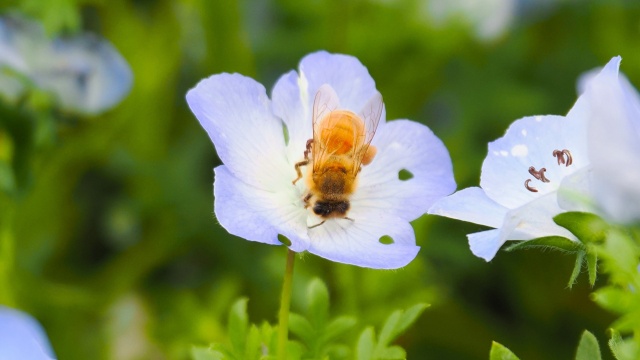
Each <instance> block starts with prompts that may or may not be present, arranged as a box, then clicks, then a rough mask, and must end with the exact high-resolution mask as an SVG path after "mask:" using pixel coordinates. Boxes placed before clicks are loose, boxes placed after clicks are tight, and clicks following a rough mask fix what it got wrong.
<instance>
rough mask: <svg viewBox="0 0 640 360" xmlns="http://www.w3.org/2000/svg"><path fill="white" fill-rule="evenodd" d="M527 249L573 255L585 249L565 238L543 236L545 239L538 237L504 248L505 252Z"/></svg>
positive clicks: (581, 245)
mask: <svg viewBox="0 0 640 360" xmlns="http://www.w3.org/2000/svg"><path fill="white" fill-rule="evenodd" d="M529 249H542V250H557V251H563V252H570V253H575V252H578V251H584V250H585V247H584V245H583V244H582V243H579V242H577V241H572V240H569V239H567V238H566V237H562V236H545V237H540V238H537V239H532V240H527V241H519V242H517V243H515V244H513V245H510V246H508V247H507V248H505V250H506V251H514V250H529Z"/></svg>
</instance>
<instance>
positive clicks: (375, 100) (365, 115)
mask: <svg viewBox="0 0 640 360" xmlns="http://www.w3.org/2000/svg"><path fill="white" fill-rule="evenodd" d="M383 109H384V102H383V101H382V95H381V94H380V93H379V92H377V91H376V93H375V94H374V95H373V96H372V97H371V99H369V101H368V102H367V104H366V105H365V106H364V107H363V108H362V111H360V114H359V116H360V118H361V119H362V121H363V122H364V133H363V134H359V135H358V136H361V137H362V141H360V139H358V141H356V142H355V144H362V146H361V147H360V148H359V149H357V150H356V151H357V153H356V154H355V165H356V166H355V167H354V171H359V170H360V164H361V163H362V158H363V157H364V155H365V154H366V153H367V150H368V149H369V145H370V144H371V140H373V136H374V135H375V134H376V130H377V129H378V124H379V123H380V117H381V116H382V110H383Z"/></svg>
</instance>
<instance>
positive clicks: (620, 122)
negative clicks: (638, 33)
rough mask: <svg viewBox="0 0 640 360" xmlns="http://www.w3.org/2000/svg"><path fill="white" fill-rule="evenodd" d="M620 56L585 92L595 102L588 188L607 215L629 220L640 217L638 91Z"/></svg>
mask: <svg viewBox="0 0 640 360" xmlns="http://www.w3.org/2000/svg"><path fill="white" fill-rule="evenodd" d="M620 61H621V58H620V57H615V58H613V59H612V60H611V61H609V63H608V64H607V65H606V66H605V67H604V69H603V70H602V71H601V73H600V75H599V76H597V77H596V78H595V79H594V80H593V81H590V82H589V84H588V86H587V89H586V92H585V95H586V96H587V97H588V100H589V104H591V111H590V117H589V135H588V136H589V158H590V159H591V166H592V169H593V170H592V176H591V178H590V180H591V183H590V186H589V192H590V193H591V194H592V196H593V198H594V200H595V201H596V206H597V207H598V210H599V211H600V212H601V213H602V214H603V216H605V217H606V218H608V219H609V220H611V221H614V222H617V223H631V222H637V221H640V96H638V92H637V91H636V89H634V88H633V86H632V85H631V84H630V83H629V82H628V80H627V79H626V78H625V77H624V76H622V75H620V74H618V68H619V66H620Z"/></svg>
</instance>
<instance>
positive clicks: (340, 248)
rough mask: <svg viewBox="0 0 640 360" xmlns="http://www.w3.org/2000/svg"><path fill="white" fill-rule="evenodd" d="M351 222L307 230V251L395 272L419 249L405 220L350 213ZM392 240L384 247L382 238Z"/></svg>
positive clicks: (334, 223)
mask: <svg viewBox="0 0 640 360" xmlns="http://www.w3.org/2000/svg"><path fill="white" fill-rule="evenodd" d="M349 215H350V216H352V217H353V219H354V220H353V221H351V220H347V219H332V220H329V221H327V222H325V223H324V224H323V225H320V226H318V227H315V228H313V229H310V230H309V237H310V238H311V244H310V246H309V249H308V251H309V252H310V253H312V254H316V255H318V256H321V257H323V258H325V259H329V260H332V261H338V262H341V263H345V264H352V265H357V266H362V267H368V268H374V269H397V268H400V267H403V266H406V265H407V264H408V263H409V262H411V260H413V259H414V258H415V257H416V255H417V254H418V251H419V250H420V247H418V246H416V245H415V234H414V232H413V228H412V227H411V225H410V224H409V223H408V222H407V221H406V220H405V219H401V218H398V217H396V216H393V215H392V214H383V213H381V212H366V211H363V212H360V211H357V209H353V211H352V212H350V214H349ZM385 235H386V236H389V237H391V238H392V239H393V243H392V244H383V243H381V242H380V239H381V238H382V237H383V236H385Z"/></svg>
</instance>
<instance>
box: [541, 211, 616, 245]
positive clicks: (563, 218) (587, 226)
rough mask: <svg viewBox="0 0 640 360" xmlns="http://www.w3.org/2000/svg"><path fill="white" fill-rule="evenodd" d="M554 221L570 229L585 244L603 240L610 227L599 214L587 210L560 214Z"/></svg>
mask: <svg viewBox="0 0 640 360" xmlns="http://www.w3.org/2000/svg"><path fill="white" fill-rule="evenodd" d="M553 221H555V223H556V224H558V225H560V226H562V227H563V228H565V229H567V230H569V231H570V232H571V233H572V234H573V235H575V236H576V237H577V238H578V239H579V240H580V241H582V243H584V244H587V243H597V242H602V241H603V240H604V239H605V237H606V235H607V230H608V229H609V225H608V224H607V223H606V222H605V221H604V220H602V219H601V218H600V217H599V216H597V215H594V214H592V213H586V212H566V213H562V214H558V215H556V216H555V217H554V218H553Z"/></svg>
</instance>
